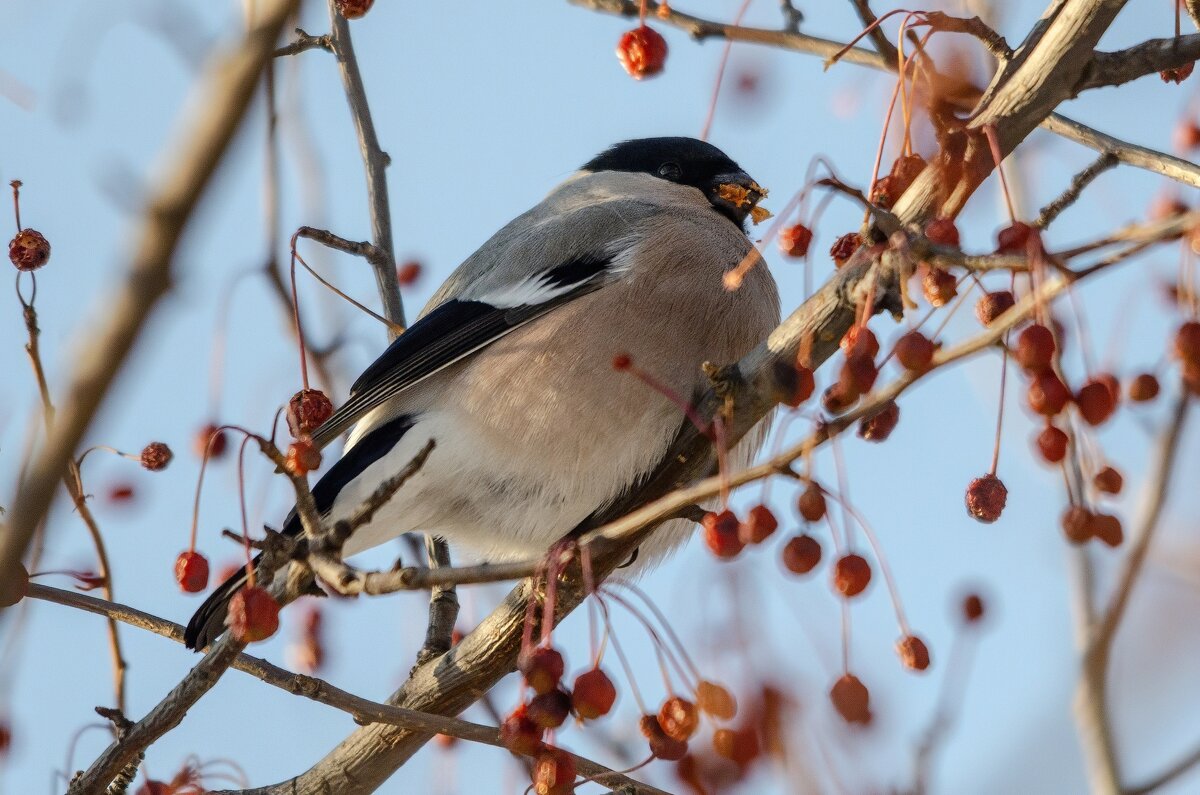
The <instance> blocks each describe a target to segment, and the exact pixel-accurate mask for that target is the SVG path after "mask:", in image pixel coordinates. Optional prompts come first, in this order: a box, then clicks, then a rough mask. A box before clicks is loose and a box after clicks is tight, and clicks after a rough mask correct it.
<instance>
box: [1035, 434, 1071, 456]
mask: <svg viewBox="0 0 1200 795" xmlns="http://www.w3.org/2000/svg"><path fill="white" fill-rule="evenodd" d="M1067 441H1068V439H1067V434H1066V433H1064V432H1063V431H1062V430H1060V429H1059V428H1056V427H1054V426H1053V425H1047V426H1046V427H1045V428H1044V429H1042V432H1041V433H1039V434H1038V436H1037V448H1038V452H1039V453H1041V454H1042V458H1043V459H1045V460H1046V461H1047V462H1048V463H1051V464H1057V463H1058V462H1059V461H1062V460H1063V459H1064V458H1066V457H1067Z"/></svg>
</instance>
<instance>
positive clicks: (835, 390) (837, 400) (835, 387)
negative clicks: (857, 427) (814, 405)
mask: <svg viewBox="0 0 1200 795" xmlns="http://www.w3.org/2000/svg"><path fill="white" fill-rule="evenodd" d="M851 380H853V378H852V377H851ZM853 389H854V387H853V385H851V386H849V387H847V386H846V385H844V384H842V382H841V381H838V382H837V383H834V384H830V385H829V386H827V387H826V388H825V391H824V392H822V393H821V408H823V409H825V410H826V411H828V412H829V413H830V414H841V413H842V412H843V411H845V410H846V409H848V408H850V407H851V406H853V405H854V404H855V403H857V402H858V398H859V397H860V395H859V394H857V393H856V392H854V391H853Z"/></svg>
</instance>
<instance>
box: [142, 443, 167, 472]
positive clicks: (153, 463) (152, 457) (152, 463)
mask: <svg viewBox="0 0 1200 795" xmlns="http://www.w3.org/2000/svg"><path fill="white" fill-rule="evenodd" d="M171 458H172V456H171V448H170V447H167V446H166V445H165V444H163V443H162V442H151V443H150V444H148V445H146V446H145V447H143V448H142V454H141V456H139V458H138V460H139V461H141V463H142V466H143V467H145V468H146V469H149V470H150V471H151V472H159V471H161V470H164V469H166V468H167V464H169V463H171Z"/></svg>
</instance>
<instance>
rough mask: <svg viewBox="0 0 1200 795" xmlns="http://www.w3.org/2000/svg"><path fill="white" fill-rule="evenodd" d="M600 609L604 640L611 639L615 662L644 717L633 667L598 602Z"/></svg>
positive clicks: (606, 611) (607, 616) (602, 606)
mask: <svg viewBox="0 0 1200 795" xmlns="http://www.w3.org/2000/svg"><path fill="white" fill-rule="evenodd" d="M600 609H601V611H602V612H603V613H604V623H605V625H606V626H607V627H608V631H607V632H606V633H605V637H606V638H612V646H613V651H614V652H616V654H617V660H619V661H620V663H621V668H622V670H624V671H625V678H626V679H628V680H629V689H630V690H632V691H633V700H634V701H636V702H637V705H638V712H640V713H641V714H643V715H645V714H647V713H648V712H649V710H648V709H646V702H645V701H644V700H643V699H642V691H641V690H639V689H638V686H637V679H636V678H635V677H634V674H633V667H632V666H631V665H630V664H629V658H627V657H626V656H625V650H624V649H622V648H621V642H620V641H619V640H617V633H616V632H615V631H613V627H612V614H611V613H609V611H608V605H606V604H605V603H604V602H603V601H601V602H600Z"/></svg>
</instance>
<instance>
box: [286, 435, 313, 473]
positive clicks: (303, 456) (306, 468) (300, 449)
mask: <svg viewBox="0 0 1200 795" xmlns="http://www.w3.org/2000/svg"><path fill="white" fill-rule="evenodd" d="M286 465H287V470H288V472H291V473H292V474H293V475H295V476H296V477H304V476H305V475H307V474H308V473H309V472H312V471H313V470H315V469H320V467H321V451H320V450H318V449H317V446H316V445H315V444H313V443H312V442H311V441H310V440H308V439H297V440H296V441H294V442H292V443H291V444H290V445H288V449H287V461H286Z"/></svg>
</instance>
